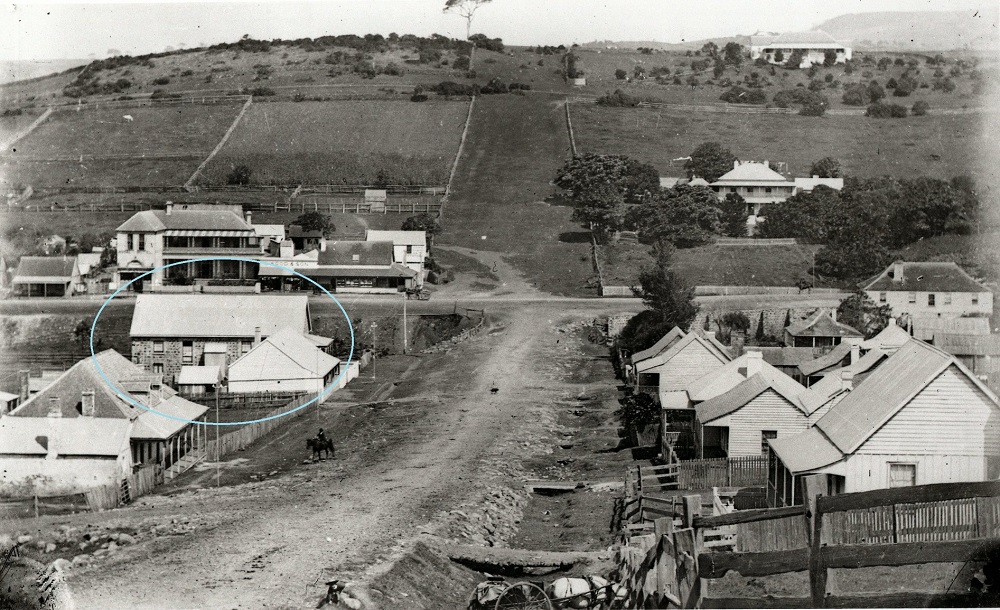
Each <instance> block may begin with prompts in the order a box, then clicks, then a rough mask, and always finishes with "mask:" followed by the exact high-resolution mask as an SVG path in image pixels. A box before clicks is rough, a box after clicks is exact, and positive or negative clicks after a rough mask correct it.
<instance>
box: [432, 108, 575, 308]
mask: <svg viewBox="0 0 1000 610" xmlns="http://www.w3.org/2000/svg"><path fill="white" fill-rule="evenodd" d="M568 156H569V137H568V135H567V131H566V122H565V114H564V109H563V107H562V104H561V102H560V101H559V100H558V99H557V98H554V97H553V98H548V97H545V96H540V95H538V96H525V97H518V96H503V97H495V96H483V97H481V98H477V100H476V106H475V110H474V111H473V115H472V124H471V126H470V128H469V136H468V139H467V140H466V143H465V150H464V152H463V156H462V159H461V160H460V161H459V164H458V172H457V173H456V175H455V181H454V183H453V184H452V197H451V200H450V201H449V202H448V204H447V205H446V206H445V210H444V218H443V220H442V224H443V227H444V233H443V234H442V235H441V236H440V238H439V239H438V241H439V243H442V244H452V245H457V246H464V247H467V248H475V249H477V250H487V251H496V252H502V253H505V254H507V255H508V259H509V260H510V261H511V263H512V264H514V266H515V267H517V269H518V270H519V271H521V272H522V273H524V274H525V275H526V276H527V279H528V281H529V282H532V283H535V284H537V286H538V287H539V288H540V289H542V290H546V291H549V292H553V293H556V294H572V295H593V294H594V293H595V291H594V289H593V288H587V287H586V283H587V280H588V279H589V278H590V277H591V276H593V267H592V264H591V261H590V256H589V250H590V244H589V240H590V235H589V233H587V232H586V231H584V230H583V229H582V228H581V227H580V225H579V224H577V223H575V222H573V221H572V220H570V214H571V210H570V208H568V207H564V206H557V205H551V204H548V203H545V199H546V198H548V197H549V196H550V195H551V194H552V193H553V190H554V189H553V187H552V186H551V185H550V184H549V182H550V181H551V180H552V178H553V177H554V176H555V172H556V170H557V169H558V168H559V167H560V166H561V165H562V164H563V163H564V162H565V161H566V159H567V157H568Z"/></svg>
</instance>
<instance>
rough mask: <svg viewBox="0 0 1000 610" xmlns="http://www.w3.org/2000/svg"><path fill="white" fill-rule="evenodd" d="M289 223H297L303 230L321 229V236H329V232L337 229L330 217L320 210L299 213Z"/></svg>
mask: <svg viewBox="0 0 1000 610" xmlns="http://www.w3.org/2000/svg"><path fill="white" fill-rule="evenodd" d="M291 224H293V225H299V226H300V227H302V230H303V231H322V233H323V237H329V236H330V234H332V233H333V232H334V231H336V230H337V227H336V226H334V224H333V222H332V221H331V220H330V217H329V216H327V215H326V214H323V213H322V212H306V213H305V214H300V215H299V217H298V218H296V219H295V220H293V221H292V222H291Z"/></svg>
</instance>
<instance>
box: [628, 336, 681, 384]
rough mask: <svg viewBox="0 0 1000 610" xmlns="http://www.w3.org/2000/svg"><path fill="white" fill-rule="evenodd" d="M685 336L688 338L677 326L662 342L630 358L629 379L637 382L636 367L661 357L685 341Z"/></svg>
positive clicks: (661, 338)
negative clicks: (682, 340) (678, 343)
mask: <svg viewBox="0 0 1000 610" xmlns="http://www.w3.org/2000/svg"><path fill="white" fill-rule="evenodd" d="M685 336H687V333H685V332H684V331H683V330H681V329H680V328H678V327H676V326H675V327H673V328H672V329H670V332H668V333H667V334H665V335H663V336H662V337H660V340H659V341H657V342H656V343H654V344H653V345H652V346H650V347H648V348H646V349H644V350H640V351H638V352H636V353H634V354H632V355H631V356H629V357H628V359H627V366H628V370H627V375H628V377H629V379H630V380H631V381H633V382H635V381H636V373H635V370H636V366H638V365H639V363H641V362H643V361H645V360H649V359H650V358H654V357H656V356H659V355H660V354H662V353H663V352H665V351H667V350H668V349H669V348H671V347H673V345H674V344H675V343H677V342H678V341H680V340H681V339H683V338H684V337H685Z"/></svg>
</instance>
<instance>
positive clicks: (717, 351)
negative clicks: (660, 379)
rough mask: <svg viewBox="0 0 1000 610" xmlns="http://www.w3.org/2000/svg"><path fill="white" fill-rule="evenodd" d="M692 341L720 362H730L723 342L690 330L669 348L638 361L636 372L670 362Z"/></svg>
mask: <svg viewBox="0 0 1000 610" xmlns="http://www.w3.org/2000/svg"><path fill="white" fill-rule="evenodd" d="M692 343H698V344H700V345H701V346H702V347H704V348H705V349H707V350H708V351H709V352H711V353H712V354H713V355H715V357H716V358H718V359H719V361H720V362H728V361H729V360H730V357H729V354H728V353H726V350H725V348H724V347H723V346H722V345H721V344H719V343H718V342H713V341H711V340H709V339H708V338H706V337H703V336H701V335H700V334H699V333H697V332H690V333H687V334H686V335H684V336H683V337H681V338H680V339H678V340H677V341H676V342H674V344H673V345H671V346H670V347H669V348H667V350H666V351H664V352H662V353H660V354H658V355H656V356H653V357H652V358H647V359H645V360H643V361H641V362H639V363H637V364H636V372H642V371H648V370H649V369H651V368H653V367H657V366H661V365H663V364H666V363H667V362H670V360H672V359H673V357H674V356H676V355H678V354H680V353H681V352H683V351H684V350H685V349H687V348H688V346H689V345H691V344H692Z"/></svg>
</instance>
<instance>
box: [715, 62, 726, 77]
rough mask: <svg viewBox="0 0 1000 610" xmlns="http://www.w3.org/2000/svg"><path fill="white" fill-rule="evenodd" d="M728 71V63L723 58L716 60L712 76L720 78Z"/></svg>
mask: <svg viewBox="0 0 1000 610" xmlns="http://www.w3.org/2000/svg"><path fill="white" fill-rule="evenodd" d="M725 73H726V64H725V63H723V61H722V60H721V59H716V60H715V65H713V66H712V76H714V77H715V78H719V77H720V76H722V75H723V74H725Z"/></svg>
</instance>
